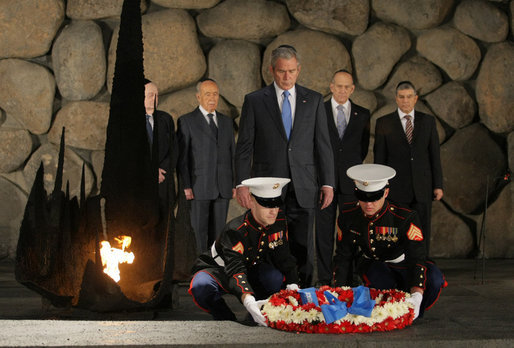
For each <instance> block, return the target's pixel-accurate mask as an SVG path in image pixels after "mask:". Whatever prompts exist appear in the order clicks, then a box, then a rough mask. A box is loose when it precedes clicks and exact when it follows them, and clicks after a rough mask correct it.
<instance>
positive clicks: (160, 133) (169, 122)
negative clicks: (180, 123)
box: [153, 110, 178, 204]
mask: <svg viewBox="0 0 514 348" xmlns="http://www.w3.org/2000/svg"><path fill="white" fill-rule="evenodd" d="M153 117H154V139H155V138H157V139H158V147H157V148H156V149H155V151H156V152H157V153H158V159H159V160H158V166H159V168H162V169H164V170H165V171H166V174H165V177H166V179H165V181H164V182H162V183H161V184H159V195H160V197H161V198H165V197H166V195H167V194H168V193H169V196H168V197H166V198H169V200H170V202H171V203H172V204H173V202H175V179H174V174H173V171H174V170H175V167H176V165H177V156H178V150H177V138H176V137H175V124H174V123H173V118H172V117H171V116H170V114H168V113H167V112H164V111H160V110H156V111H155V112H154V114H153ZM166 192H167V193H166Z"/></svg>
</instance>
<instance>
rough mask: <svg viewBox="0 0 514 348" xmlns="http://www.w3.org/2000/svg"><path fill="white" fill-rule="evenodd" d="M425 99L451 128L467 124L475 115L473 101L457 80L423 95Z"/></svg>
mask: <svg viewBox="0 0 514 348" xmlns="http://www.w3.org/2000/svg"><path fill="white" fill-rule="evenodd" d="M425 100H426V101H427V103H428V105H429V106H430V108H431V109H432V110H433V111H434V112H435V113H436V115H437V116H438V117H440V118H441V119H442V120H443V121H444V122H446V123H448V125H449V126H451V127H452V128H456V129H458V128H462V127H465V126H468V125H470V124H471V123H472V122H473V118H474V117H475V113H476V105H475V101H474V100H473V98H471V96H470V95H469V93H468V92H467V91H466V89H465V88H464V87H463V86H462V85H461V84H460V83H458V82H455V81H451V82H448V83H447V84H445V85H443V86H441V87H440V88H438V89H436V90H435V91H434V92H432V93H430V94H429V95H427V96H425Z"/></svg>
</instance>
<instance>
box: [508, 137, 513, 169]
mask: <svg viewBox="0 0 514 348" xmlns="http://www.w3.org/2000/svg"><path fill="white" fill-rule="evenodd" d="M507 152H508V155H509V168H510V171H511V172H514V132H510V134H509V136H508V137H507Z"/></svg>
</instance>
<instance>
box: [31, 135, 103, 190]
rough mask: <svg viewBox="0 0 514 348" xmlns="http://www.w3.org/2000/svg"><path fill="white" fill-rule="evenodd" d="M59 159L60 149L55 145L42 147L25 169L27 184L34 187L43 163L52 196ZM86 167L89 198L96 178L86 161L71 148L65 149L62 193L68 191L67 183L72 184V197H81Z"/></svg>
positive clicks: (45, 182) (44, 178) (45, 181)
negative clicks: (81, 184) (83, 174)
mask: <svg viewBox="0 0 514 348" xmlns="http://www.w3.org/2000/svg"><path fill="white" fill-rule="evenodd" d="M58 159H59V147H58V146H56V145H53V144H48V143H47V144H44V145H41V146H40V147H39V148H38V149H37V150H36V151H35V152H34V153H33V154H32V156H31V157H30V159H29V160H28V162H27V164H26V165H25V168H24V169H23V175H24V177H25V182H27V184H28V185H29V187H32V185H33V182H34V178H35V177H36V173H37V171H38V169H39V166H40V165H41V163H43V168H44V176H43V182H44V185H45V190H46V192H47V193H48V194H50V193H51V192H52V191H53V189H54V185H55V175H56V173H57V164H58ZM83 165H84V170H85V184H86V185H85V186H86V189H85V191H86V192H85V194H86V196H88V195H89V194H90V193H91V190H92V188H93V184H94V176H93V173H92V171H91V169H90V168H89V166H88V165H87V164H85V162H84V160H83V159H82V158H80V157H79V156H78V155H77V154H76V153H75V152H73V151H72V150H71V149H70V148H66V149H65V153H64V171H63V181H62V188H61V190H62V191H65V190H66V183H67V182H68V181H69V183H70V195H71V196H72V197H73V196H76V197H80V181H81V177H82V166H83ZM29 190H30V189H29Z"/></svg>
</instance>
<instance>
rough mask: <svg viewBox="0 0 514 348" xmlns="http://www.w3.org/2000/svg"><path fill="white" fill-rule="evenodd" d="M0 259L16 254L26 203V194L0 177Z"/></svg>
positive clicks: (12, 256) (12, 257)
mask: <svg viewBox="0 0 514 348" xmlns="http://www.w3.org/2000/svg"><path fill="white" fill-rule="evenodd" d="M0 197H5V198H8V199H1V200H0V260H1V259H3V258H5V257H9V258H11V259H14V257H15V256H16V245H17V244H18V235H19V231H20V226H21V220H22V219H23V213H24V212H25V205H26V204H27V195H26V194H25V193H24V192H23V191H21V190H20V189H19V188H18V187H17V186H16V185H14V184H13V183H11V182H10V181H8V180H6V179H4V178H2V177H0Z"/></svg>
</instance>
